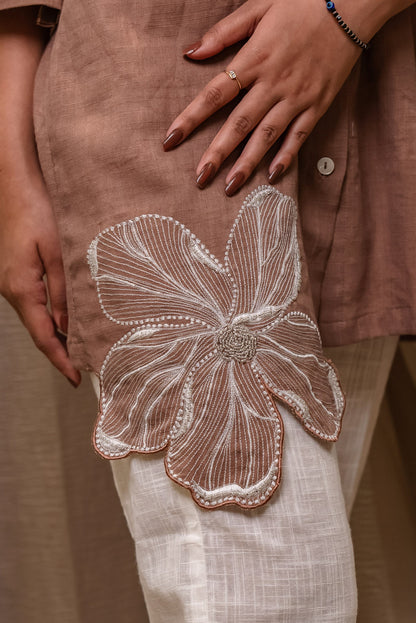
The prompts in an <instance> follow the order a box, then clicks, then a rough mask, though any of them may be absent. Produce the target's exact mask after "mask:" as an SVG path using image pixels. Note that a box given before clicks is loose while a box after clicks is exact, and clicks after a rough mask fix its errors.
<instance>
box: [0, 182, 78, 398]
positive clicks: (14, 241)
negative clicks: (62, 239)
mask: <svg viewBox="0 0 416 623" xmlns="http://www.w3.org/2000/svg"><path fill="white" fill-rule="evenodd" d="M0 221H1V227H0V294H2V295H3V296H4V297H5V298H6V299H7V300H8V301H9V303H11V305H12V306H13V307H14V308H15V310H16V311H17V313H18V315H19V317H20V319H21V321H22V322H23V324H24V325H25V327H26V328H27V329H28V331H29V333H30V335H31V336H32V338H33V341H34V342H35V344H36V346H37V347H38V348H39V349H40V350H41V351H42V352H43V353H44V354H45V355H46V356H47V357H48V359H49V360H50V361H51V362H52V363H53V364H54V366H56V367H57V368H58V370H59V371H60V372H62V374H64V375H65V376H66V377H67V379H68V380H69V381H70V382H71V383H72V385H75V386H77V385H79V383H80V381H81V376H80V373H79V372H78V370H76V369H75V368H74V367H73V365H72V364H71V362H70V360H69V357H68V353H67V351H66V347H65V337H64V336H63V333H66V332H67V328H68V314H67V307H66V295H65V278H64V272H63V267H62V259H61V250H60V244H59V239H58V233H57V229H56V222H55V216H54V214H53V212H52V207H51V204H50V200H49V196H48V194H47V191H46V188H45V186H44V184H43V180H41V178H40V177H39V178H38V179H37V180H35V181H34V182H33V183H32V182H31V181H29V180H28V179H25V180H19V179H14V178H13V177H12V176H9V177H8V180H7V184H5V183H4V180H3V181H2V184H1V185H0ZM44 275H46V277H47V287H46V284H45V282H44V280H43V276H44ZM48 294H49V300H50V307H51V313H50V312H49V310H48V307H47V302H48ZM58 328H59V330H60V332H58V331H57V329H58Z"/></svg>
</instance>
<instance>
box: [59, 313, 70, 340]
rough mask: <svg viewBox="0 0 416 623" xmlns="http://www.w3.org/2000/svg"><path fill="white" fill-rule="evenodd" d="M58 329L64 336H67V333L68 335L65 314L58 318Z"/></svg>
mask: <svg viewBox="0 0 416 623" xmlns="http://www.w3.org/2000/svg"><path fill="white" fill-rule="evenodd" d="M58 327H59V330H60V331H61V332H62V333H65V335H67V333H68V316H67V314H61V315H60V316H59V325H58Z"/></svg>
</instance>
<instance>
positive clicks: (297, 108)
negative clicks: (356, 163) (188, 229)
mask: <svg viewBox="0 0 416 623" xmlns="http://www.w3.org/2000/svg"><path fill="white" fill-rule="evenodd" d="M376 3H378V5H379V8H378V9H377V10H375V6H376ZM336 5H337V9H338V10H339V12H340V13H341V15H342V17H343V18H344V20H345V21H346V22H347V23H348V24H349V25H350V26H351V28H352V29H353V30H355V31H356V32H357V34H358V36H359V37H361V39H363V40H364V41H367V40H369V39H370V38H371V36H373V34H374V33H375V32H377V30H378V29H379V28H380V27H381V25H382V24H383V23H384V22H385V21H386V19H387V18H388V14H387V11H386V9H385V8H383V7H382V6H381V5H383V0H376V2H375V1H374V0H364V1H362V2H359V1H358V0H357V2H354V3H348V4H347V3H343V2H342V0H339V7H338V3H336ZM341 5H342V6H341ZM352 5H354V6H352ZM356 5H358V7H357V6H356ZM380 7H381V8H380ZM246 38H248V41H247V42H246V43H245V44H244V45H243V46H242V48H241V49H240V50H239V52H238V53H237V55H236V56H235V57H234V59H233V60H232V62H231V63H229V65H228V67H227V68H226V69H227V70H233V71H234V72H235V73H236V75H237V77H238V79H239V81H240V82H241V85H242V87H243V89H247V93H246V95H245V96H244V97H243V98H242V99H241V101H240V102H239V103H238V104H237V106H236V107H235V108H234V110H233V111H232V113H231V114H230V116H229V117H228V119H227V121H226V122H225V123H224V125H223V127H222V128H221V129H220V131H219V132H218V134H217V135H216V136H215V138H214V140H213V141H212V143H211V144H210V145H209V146H208V148H207V150H206V151H205V153H204V154H203V155H202V158H201V160H200V162H199V164H198V166H197V169H196V179H197V184H198V186H199V187H200V188H204V187H205V186H206V185H207V184H208V183H209V182H210V181H211V180H212V179H213V177H214V176H215V174H216V172H217V171H218V170H219V168H220V166H221V164H222V162H223V161H224V160H225V159H226V158H227V156H229V155H230V153H231V152H232V151H233V150H234V149H235V148H236V147H237V146H238V145H239V144H240V143H241V142H242V141H243V140H244V139H245V138H246V137H247V135H248V134H249V133H251V136H250V138H249V140H248V142H247V144H246V145H245V147H244V149H243V151H242V153H241V155H240V156H239V158H238V159H237V161H236V162H235V163H234V165H233V166H232V168H231V170H230V171H229V173H228V175H227V177H226V180H225V181H226V187H225V192H226V194H227V195H232V194H233V193H235V192H236V191H237V189H238V188H240V186H242V184H244V182H245V181H246V180H247V178H248V177H249V176H250V174H251V173H252V172H253V170H254V169H255V168H256V166H257V165H258V163H259V162H260V160H261V159H262V158H263V156H264V155H265V154H266V152H267V151H268V150H269V149H270V148H271V147H272V146H273V145H274V144H275V143H276V141H277V140H278V139H279V138H281V137H282V135H283V134H284V133H285V135H284V138H283V140H282V143H281V146H280V147H279V149H278V151H277V154H276V156H275V158H274V159H273V161H272V163H271V165H270V168H269V182H270V183H274V182H276V181H277V179H278V177H279V176H280V175H281V174H282V173H283V172H284V171H285V170H286V169H287V168H288V167H289V165H290V163H291V162H292V161H293V159H294V157H295V156H296V154H297V152H298V150H299V148H300V146H301V145H302V143H303V142H304V141H305V139H306V138H307V137H308V136H309V134H310V133H311V131H312V129H313V128H314V126H315V125H316V123H317V121H318V120H319V119H320V118H321V117H322V115H323V114H324V113H325V111H326V110H327V108H328V107H329V105H330V104H331V102H332V101H333V99H334V97H335V95H336V94H337V93H338V91H339V90H340V88H341V86H342V84H343V83H344V81H345V79H346V78H347V76H348V75H349V73H350V72H351V69H352V67H353V65H354V64H355V62H356V61H357V59H358V57H359V56H360V53H361V48H360V47H359V46H358V45H356V44H355V43H353V42H352V41H351V40H350V39H349V38H348V36H347V35H346V34H345V33H344V32H343V31H342V30H341V28H340V27H339V25H338V24H337V23H336V22H335V20H334V18H333V16H332V15H330V14H329V12H328V11H327V9H326V5H325V2H324V1H323V0H316V1H314V2H311V1H310V0H297V2H287V0H248V1H247V2H245V3H244V4H243V5H242V6H241V7H240V8H238V9H237V10H236V11H235V12H234V13H232V14H231V15H229V16H227V17H226V18H225V19H223V20H221V21H220V22H218V23H217V24H216V25H215V26H214V27H213V28H211V29H210V30H209V31H208V32H207V33H206V34H205V35H204V36H203V37H202V40H201V41H200V42H198V43H195V44H191V45H190V46H189V47H188V48H187V49H186V50H185V52H184V54H185V55H186V56H187V57H189V58H191V59H192V60H202V59H206V58H209V57H211V56H214V55H215V54H218V53H219V52H221V51H222V50H223V49H224V48H226V47H228V46H230V45H232V44H234V43H236V42H238V41H241V40H242V39H246ZM195 71H197V68H196V69H195ZM238 92H239V87H238V84H237V81H236V80H232V79H231V78H230V77H229V76H228V75H227V74H226V73H225V72H222V73H220V74H218V75H217V76H215V77H214V78H213V79H212V80H211V81H210V82H209V83H208V84H207V85H206V86H205V87H204V89H203V90H202V91H201V92H200V93H199V94H198V95H197V96H196V98H195V99H194V100H193V101H192V102H191V103H190V104H189V106H187V108H186V109H185V110H184V111H183V112H182V113H181V114H180V115H179V116H178V117H177V118H176V119H175V121H174V122H173V123H172V124H171V126H170V127H169V129H168V131H167V137H166V139H165V142H164V149H165V150H166V151H167V150H169V149H172V148H173V147H175V146H176V145H178V144H179V143H180V142H182V141H183V140H184V139H185V138H186V137H187V136H189V134H190V133H191V132H193V130H195V128H197V127H198V126H199V125H200V124H201V123H202V122H203V121H204V120H205V119H207V118H208V117H210V116H211V115H212V114H213V113H214V112H216V111H217V110H218V109H220V108H221V107H222V106H224V105H225V104H226V103H227V102H229V101H231V100H232V99H234V98H235V97H236V95H237V94H238Z"/></svg>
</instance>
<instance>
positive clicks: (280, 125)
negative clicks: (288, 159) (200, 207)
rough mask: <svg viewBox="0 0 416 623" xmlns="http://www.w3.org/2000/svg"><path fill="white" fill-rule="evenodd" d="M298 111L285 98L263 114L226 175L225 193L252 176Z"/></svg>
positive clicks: (231, 191) (231, 193)
mask: <svg viewBox="0 0 416 623" xmlns="http://www.w3.org/2000/svg"><path fill="white" fill-rule="evenodd" d="M298 113H299V110H297V107H296V106H294V105H293V104H290V102H288V100H283V101H281V102H279V103H278V104H276V105H275V106H273V108H271V110H270V111H269V112H268V113H267V114H265V115H264V116H262V118H261V121H260V122H259V123H258V124H256V128H255V130H254V132H253V134H252V136H251V137H250V140H249V141H248V142H247V145H246V146H245V148H244V150H243V152H242V153H241V155H240V157H239V158H238V160H237V161H236V162H235V164H234V165H233V167H232V168H231V170H230V171H229V173H228V175H227V177H226V180H225V183H226V186H225V193H226V194H227V195H228V196H229V197H230V196H231V195H233V194H234V193H235V192H236V191H237V190H238V189H239V188H240V187H241V186H242V185H243V184H244V182H245V181H246V180H247V179H248V178H249V177H250V175H251V173H252V172H253V171H254V169H255V168H256V167H257V165H258V164H259V162H260V161H261V159H262V158H263V157H264V155H265V154H266V153H267V152H268V151H269V149H270V148H271V147H272V146H273V145H274V144H275V143H276V142H277V141H278V139H279V138H280V137H281V135H282V134H283V132H284V131H285V130H286V128H287V127H288V126H289V124H290V123H291V121H292V119H293V117H294V116H296V115H297V114H298ZM224 127H225V126H224ZM282 171H283V170H282Z"/></svg>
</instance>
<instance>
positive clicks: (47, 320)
mask: <svg viewBox="0 0 416 623" xmlns="http://www.w3.org/2000/svg"><path fill="white" fill-rule="evenodd" d="M19 315H20V317H21V319H22V321H23V323H24V325H25V327H26V328H27V330H28V331H29V333H30V335H31V337H32V339H33V341H34V343H35V345H36V346H37V348H39V350H40V351H42V352H43V353H44V354H45V355H46V357H47V358H48V359H49V361H50V362H51V363H52V364H53V365H54V366H55V367H56V368H57V369H58V370H59V371H60V372H61V373H62V374H64V375H65V376H66V377H67V378H68V380H69V381H71V383H72V384H73V385H75V386H78V385H79V383H80V381H81V375H80V373H79V371H78V370H76V368H74V366H73V365H72V363H71V362H70V359H69V356H68V353H67V351H66V349H65V347H64V345H63V344H62V342H61V340H60V339H59V337H58V335H57V333H56V329H55V325H54V322H53V320H52V318H51V316H50V314H49V312H48V310H47V307H46V305H43V304H42V303H33V302H31V303H24V304H23V306H21V308H20V310H19Z"/></svg>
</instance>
